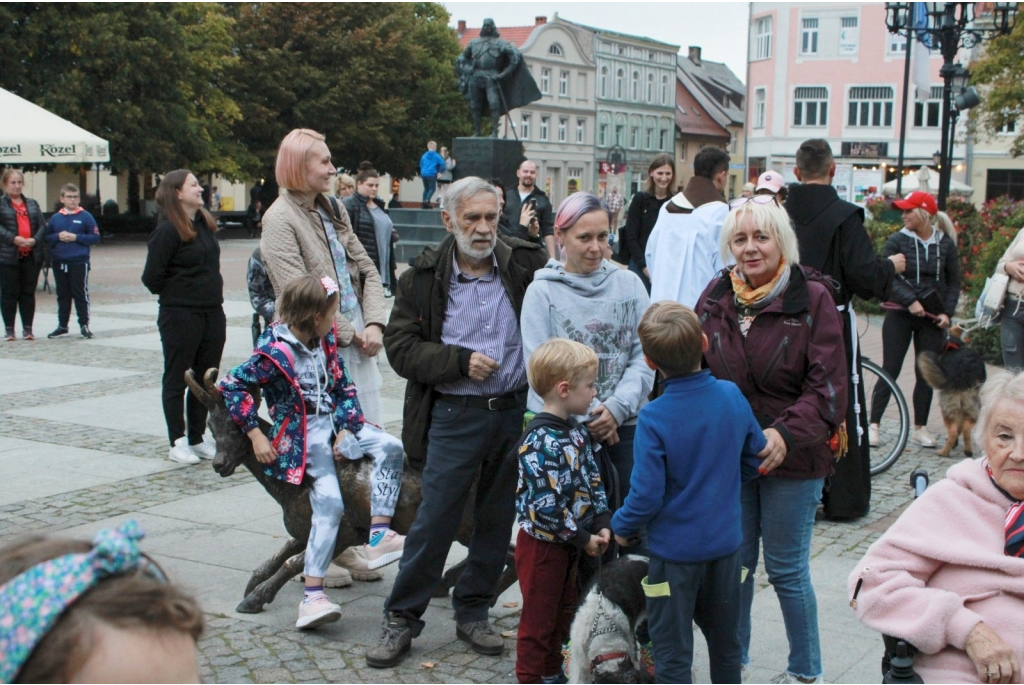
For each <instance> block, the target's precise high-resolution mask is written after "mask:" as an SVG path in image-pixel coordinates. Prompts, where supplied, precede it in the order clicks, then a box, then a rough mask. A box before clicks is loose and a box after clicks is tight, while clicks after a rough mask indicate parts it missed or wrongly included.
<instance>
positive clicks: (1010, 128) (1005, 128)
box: [997, 119, 1017, 133]
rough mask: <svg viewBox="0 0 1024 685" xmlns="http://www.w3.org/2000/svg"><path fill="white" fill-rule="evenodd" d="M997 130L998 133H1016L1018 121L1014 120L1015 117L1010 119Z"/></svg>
mask: <svg viewBox="0 0 1024 685" xmlns="http://www.w3.org/2000/svg"><path fill="white" fill-rule="evenodd" d="M997 132H998V133H1016V132H1017V122H1016V121H1014V120H1013V119H1010V120H1009V121H1007V122H1006V123H1005V124H1003V125H1002V126H1000V127H999V130H998V131H997Z"/></svg>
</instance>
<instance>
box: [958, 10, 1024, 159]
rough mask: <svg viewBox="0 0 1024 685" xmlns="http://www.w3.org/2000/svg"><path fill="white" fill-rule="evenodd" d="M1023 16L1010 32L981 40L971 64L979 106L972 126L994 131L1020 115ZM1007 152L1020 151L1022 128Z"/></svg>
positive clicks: (1023, 102)
mask: <svg viewBox="0 0 1024 685" xmlns="http://www.w3.org/2000/svg"><path fill="white" fill-rule="evenodd" d="M1021 55H1024V19H1022V18H1018V20H1017V22H1016V24H1015V26H1014V27H1013V31H1012V32H1011V33H1010V34H1009V35H1006V36H999V37H996V38H993V39H992V40H990V41H988V42H987V43H985V50H984V53H983V55H982V57H981V58H980V59H979V60H978V61H977V62H975V63H974V64H972V65H971V82H972V83H973V84H974V85H977V86H981V87H980V88H979V90H980V91H982V101H981V105H980V106H979V107H977V108H976V110H975V111H977V112H978V113H979V115H980V116H978V117H973V116H972V117H971V119H972V122H971V123H972V126H974V127H975V129H977V128H981V129H982V130H985V131H987V132H988V133H996V132H998V131H999V130H1000V129H1001V128H1003V127H1004V126H1005V125H1006V124H1009V123H1013V122H1016V121H1020V120H1021V118H1022V117H1024V59H1021ZM1010 154H1012V155H1013V156H1014V157H1018V156H1020V155H1021V154H1024V127H1022V128H1020V129H1019V130H1018V133H1017V137H1016V138H1015V139H1014V141H1013V146H1012V147H1011V149H1010Z"/></svg>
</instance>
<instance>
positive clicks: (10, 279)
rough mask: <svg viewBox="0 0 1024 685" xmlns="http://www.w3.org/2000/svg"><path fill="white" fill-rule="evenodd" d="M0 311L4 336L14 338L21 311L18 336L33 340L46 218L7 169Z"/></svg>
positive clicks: (0, 235)
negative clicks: (33, 323) (19, 311)
mask: <svg viewBox="0 0 1024 685" xmlns="http://www.w3.org/2000/svg"><path fill="white" fill-rule="evenodd" d="M0 186H2V187H3V190H4V195H3V196H2V197H0V310H2V314H3V319H4V339H5V340H7V341H8V342H10V341H12V340H14V321H15V316H16V315H17V313H18V310H19V309H20V310H21V329H22V330H21V337H22V338H24V339H25V340H35V336H34V335H32V319H33V318H35V314H36V283H38V282H39V270H40V269H41V268H42V265H43V257H44V255H43V233H45V232H46V220H45V219H43V212H42V211H41V210H40V209H39V203H37V202H36V201H35V200H33V199H32V198H29V197H25V196H24V195H22V194H21V190H22V188H23V187H24V186H25V176H24V174H22V173H21V172H20V171H18V170H17V169H8V170H7V171H5V172H4V175H3V177H2V178H0Z"/></svg>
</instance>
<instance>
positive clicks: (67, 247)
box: [43, 207, 100, 264]
mask: <svg viewBox="0 0 1024 685" xmlns="http://www.w3.org/2000/svg"><path fill="white" fill-rule="evenodd" d="M62 231H67V232H68V233H74V234H75V240H74V242H67V243H65V242H62V241H61V239H60V234H61V232H62ZM43 238H44V239H45V240H46V243H47V244H48V245H49V246H50V259H51V260H53V262H55V263H59V264H87V263H88V262H89V246H91V245H95V244H96V243H98V242H99V241H100V229H99V228H97V227H96V219H94V218H93V217H92V214H90V213H89V212H87V211H85V210H84V209H82V208H81V207H79V208H78V210H77V211H76V212H74V213H68V211H67V210H66V209H62V210H60V211H59V212H57V213H56V214H54V215H53V216H51V217H50V221H49V223H47V224H46V233H45V234H44V235H43Z"/></svg>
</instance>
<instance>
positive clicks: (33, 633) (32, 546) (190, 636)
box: [0, 521, 203, 683]
mask: <svg viewBox="0 0 1024 685" xmlns="http://www.w3.org/2000/svg"><path fill="white" fill-rule="evenodd" d="M142 536H143V533H142V531H141V530H140V529H139V527H138V525H137V524H136V523H135V522H134V521H127V522H126V523H124V524H123V525H121V526H120V527H119V528H118V529H116V530H102V531H100V532H99V533H97V534H96V537H94V538H93V540H92V542H91V543H90V542H88V541H86V540H76V539H71V538H58V537H50V536H42V535H30V536H26V537H23V538H21V539H19V540H15V541H14V542H11V543H10V544H7V545H5V546H4V547H2V548H0V682H3V683H160V682H163V683H198V682H199V663H198V652H197V649H196V642H197V641H198V640H199V636H200V635H201V634H202V632H203V613H202V610H201V609H200V608H199V605H198V604H196V601H195V600H194V599H192V598H191V597H189V596H188V595H186V594H184V593H183V592H182V591H181V590H179V589H178V588H176V587H175V586H174V585H172V584H170V583H168V582H167V578H166V577H165V576H164V574H163V572H162V571H161V570H160V568H159V567H158V566H157V565H156V564H155V563H154V562H153V561H151V560H150V559H149V558H147V557H146V556H144V555H143V554H141V553H140V552H139V548H138V546H137V544H136V543H137V541H138V540H140V539H141V538H142Z"/></svg>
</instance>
